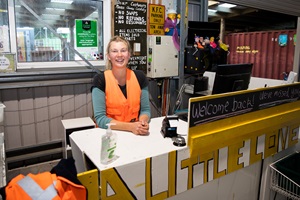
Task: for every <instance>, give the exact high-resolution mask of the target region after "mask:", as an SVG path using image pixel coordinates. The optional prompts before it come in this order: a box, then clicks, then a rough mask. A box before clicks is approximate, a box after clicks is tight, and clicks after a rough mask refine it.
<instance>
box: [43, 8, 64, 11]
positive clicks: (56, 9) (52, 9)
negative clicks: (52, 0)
mask: <svg viewBox="0 0 300 200" xmlns="http://www.w3.org/2000/svg"><path fill="white" fill-rule="evenodd" d="M46 10H50V11H54V10H55V11H65V10H66V9H63V8H46Z"/></svg>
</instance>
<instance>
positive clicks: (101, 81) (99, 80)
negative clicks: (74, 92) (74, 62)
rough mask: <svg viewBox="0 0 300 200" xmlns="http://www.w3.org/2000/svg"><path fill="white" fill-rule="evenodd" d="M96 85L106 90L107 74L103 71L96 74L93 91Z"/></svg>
mask: <svg viewBox="0 0 300 200" xmlns="http://www.w3.org/2000/svg"><path fill="white" fill-rule="evenodd" d="M94 87H97V88H99V89H100V90H102V91H103V92H105V76H104V73H103V72H102V73H100V74H96V75H95V76H94V78H93V82H92V87H91V91H92V90H93V88H94Z"/></svg>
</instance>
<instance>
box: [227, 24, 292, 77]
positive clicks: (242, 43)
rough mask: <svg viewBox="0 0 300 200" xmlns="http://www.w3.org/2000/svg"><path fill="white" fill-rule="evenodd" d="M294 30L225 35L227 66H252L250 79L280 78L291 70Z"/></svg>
mask: <svg viewBox="0 0 300 200" xmlns="http://www.w3.org/2000/svg"><path fill="white" fill-rule="evenodd" d="M295 34H296V30H276V31H264V32H249V33H232V34H228V35H226V36H225V40H224V43H225V44H228V45H229V49H230V54H229V55H228V58H227V62H228V63H230V64H239V63H253V72H252V76H254V77H261V78H271V79H283V78H284V76H283V73H284V72H286V73H289V72H290V71H291V70H292V69H293V62H294V51H295V42H294V36H295Z"/></svg>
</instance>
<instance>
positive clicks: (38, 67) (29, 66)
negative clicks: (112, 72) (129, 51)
mask: <svg viewBox="0 0 300 200" xmlns="http://www.w3.org/2000/svg"><path fill="white" fill-rule="evenodd" d="M100 1H102V3H103V22H102V27H103V30H102V34H103V55H104V57H103V60H97V61H88V62H89V63H87V62H85V61H84V60H76V61H64V62H28V63H26V62H18V61H17V59H16V69H15V71H16V73H18V72H22V71H26V72H30V71H31V70H32V71H45V70H49V69H51V71H59V72H60V71H62V70H66V69H70V68H72V69H74V68H76V69H78V70H80V69H84V70H86V69H87V68H90V69H94V68H98V67H99V66H102V67H103V66H105V63H106V56H105V55H106V46H107V44H108V42H109V40H110V38H111V0H100ZM7 3H8V16H9V17H8V19H9V22H8V23H9V30H10V32H9V36H10V50H11V53H13V54H16V55H17V37H16V36H17V29H16V23H15V22H16V21H15V20H16V19H15V7H14V4H15V1H10V0H7ZM104 27H105V28H104ZM104 29H105V30H104ZM90 64H91V65H92V66H91V65H90Z"/></svg>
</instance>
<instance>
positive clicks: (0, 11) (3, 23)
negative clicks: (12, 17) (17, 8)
mask: <svg viewBox="0 0 300 200" xmlns="http://www.w3.org/2000/svg"><path fill="white" fill-rule="evenodd" d="M3 52H10V43H9V29H8V10H7V0H0V53H3Z"/></svg>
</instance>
